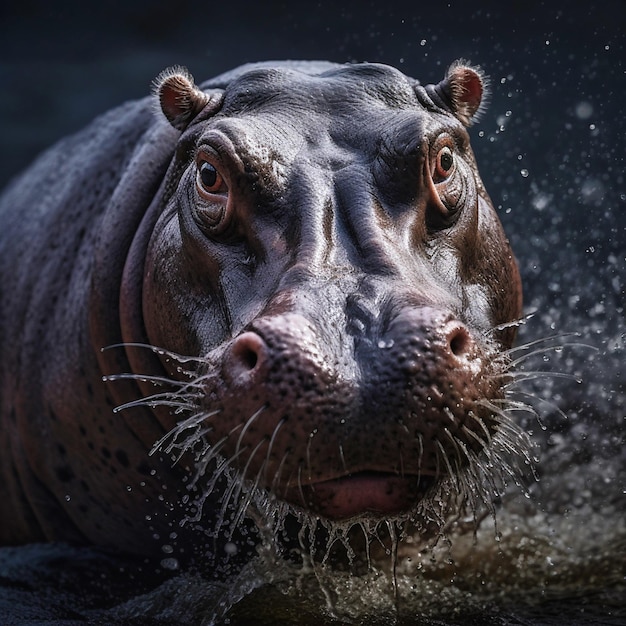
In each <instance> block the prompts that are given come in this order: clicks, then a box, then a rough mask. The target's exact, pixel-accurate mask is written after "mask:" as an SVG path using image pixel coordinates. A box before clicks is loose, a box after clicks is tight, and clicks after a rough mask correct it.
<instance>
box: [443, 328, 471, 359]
mask: <svg viewBox="0 0 626 626" xmlns="http://www.w3.org/2000/svg"><path fill="white" fill-rule="evenodd" d="M447 340H448V345H449V346H450V351H451V352H452V354H454V356H463V355H464V354H466V353H467V351H468V349H469V346H470V342H471V339H470V336H469V332H468V331H467V329H466V328H465V327H464V326H455V327H454V328H452V329H451V330H449V331H448V335H447Z"/></svg>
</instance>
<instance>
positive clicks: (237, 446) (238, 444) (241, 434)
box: [235, 406, 266, 476]
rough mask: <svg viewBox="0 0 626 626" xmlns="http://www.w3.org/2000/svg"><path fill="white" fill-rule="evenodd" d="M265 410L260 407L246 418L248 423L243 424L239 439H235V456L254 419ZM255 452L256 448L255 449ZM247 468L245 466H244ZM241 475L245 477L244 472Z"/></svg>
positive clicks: (263, 407)
mask: <svg viewBox="0 0 626 626" xmlns="http://www.w3.org/2000/svg"><path fill="white" fill-rule="evenodd" d="M265 409H266V407H265V406H262V407H261V408H260V409H258V410H257V411H255V412H254V413H253V414H252V415H251V416H250V418H248V421H247V422H246V423H245V424H244V427H243V428H242V429H241V432H240V433H239V438H238V439H237V445H235V454H237V453H238V452H239V448H240V446H241V442H242V441H243V438H244V436H245V434H246V432H247V430H248V428H250V426H251V425H252V424H253V423H254V422H255V421H256V419H257V418H258V417H259V415H261V413H262V412H263V411H264V410H265ZM255 450H256V448H255ZM246 467H247V466H246ZM243 475H244V476H245V472H244V473H243Z"/></svg>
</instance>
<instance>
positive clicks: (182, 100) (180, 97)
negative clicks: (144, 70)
mask: <svg viewBox="0 0 626 626" xmlns="http://www.w3.org/2000/svg"><path fill="white" fill-rule="evenodd" d="M154 94H155V96H156V98H157V100H158V103H159V107H160V109H161V111H162V112H163V115H165V117H166V118H167V120H168V122H169V123H170V124H171V125H172V126H173V127H174V128H176V129H178V130H184V129H185V128H187V126H189V123H190V122H191V120H193V119H194V117H196V116H197V115H198V113H200V111H202V109H204V107H206V105H207V104H209V102H211V100H214V101H215V100H216V98H215V97H212V95H210V94H207V93H205V92H204V91H202V90H201V89H200V88H198V87H197V86H196V84H195V83H194V80H193V76H192V75H191V74H190V73H189V71H188V70H187V68H184V67H181V66H174V67H168V68H167V69H166V70H163V71H162V72H161V73H160V74H159V75H158V76H157V78H156V79H155V80H154Z"/></svg>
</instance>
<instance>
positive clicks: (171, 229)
mask: <svg viewBox="0 0 626 626" xmlns="http://www.w3.org/2000/svg"><path fill="white" fill-rule="evenodd" d="M484 85H485V81H484V79H483V77H482V75H481V73H480V71H479V70H477V69H476V68H473V67H471V66H469V65H467V64H465V63H462V62H457V63H455V64H453V65H452V66H451V68H450V69H449V70H448V72H447V74H446V76H445V78H444V79H443V80H442V82H440V83H439V84H437V85H425V86H424V85H420V84H419V83H418V82H417V81H415V80H413V79H411V78H408V77H406V76H405V75H403V74H402V73H400V72H399V71H397V70H395V69H393V68H390V67H387V66H383V65H378V64H358V65H344V66H335V67H332V68H328V69H326V70H325V71H323V72H321V73H309V72H306V71H297V70H296V69H292V68H286V67H278V68H268V67H261V68H258V67H257V68H251V69H250V70H249V71H244V72H241V73H240V74H239V75H237V76H236V77H234V78H233V79H232V80H230V82H228V84H227V85H226V86H224V87H223V88H207V89H206V90H202V89H200V88H199V87H197V86H195V85H194V83H193V80H192V78H191V77H190V75H188V74H187V73H186V72H185V71H183V70H178V69H175V70H172V71H169V72H167V73H165V74H164V75H162V76H161V78H160V79H159V80H158V83H157V96H158V100H159V103H160V108H161V110H162V112H163V113H164V114H165V117H166V118H167V120H168V121H169V122H170V124H171V125H172V126H173V127H174V128H175V129H177V131H180V137H179V139H178V142H177V147H176V151H175V155H174V158H173V161H172V163H171V166H170V169H169V172H168V176H167V179H166V181H165V183H164V187H163V198H164V199H163V202H162V206H161V214H160V217H159V219H158V221H157V222H156V225H155V227H154V229H153V231H152V234H151V237H150V241H149V243H148V245H147V251H146V257H145V258H146V261H145V268H146V270H145V273H144V279H143V294H142V307H143V313H142V315H143V320H144V325H145V336H146V339H147V341H148V342H149V343H150V344H151V345H153V346H159V347H161V348H163V349H164V351H163V352H161V361H162V365H163V367H164V368H165V369H166V370H167V371H168V377H169V378H170V379H172V381H173V382H172V384H173V385H174V386H175V390H174V391H173V392H172V393H171V394H170V395H167V394H165V395H164V394H161V395H160V396H158V397H160V398H163V397H166V398H167V402H164V404H168V403H169V404H172V405H175V406H177V407H178V411H176V410H173V411H171V412H169V413H168V414H167V416H166V417H165V418H163V419H164V420H166V423H165V424H164V426H165V428H166V429H170V431H171V435H170V437H171V439H170V440H169V442H170V447H169V448H168V449H169V450H171V449H172V447H176V446H178V448H179V449H180V450H181V451H187V452H192V453H193V452H195V455H196V456H195V459H196V461H197V464H198V466H199V467H200V466H201V467H212V469H211V471H208V470H207V471H206V472H205V475H204V476H200V474H201V473H202V472H200V473H199V476H198V477H196V481H195V483H196V484H200V483H201V482H202V481H204V482H205V484H208V485H212V484H213V482H212V478H211V476H212V473H216V472H217V473H220V472H221V473H222V474H223V475H224V476H225V475H226V474H227V473H228V475H229V476H234V477H236V479H235V478H234V479H233V480H234V481H235V483H236V484H237V487H236V488H233V487H231V489H230V494H232V493H233V491H236V492H237V493H247V494H257V495H258V494H262V496H263V498H265V499H269V500H271V501H272V502H274V503H275V504H276V505H278V506H283V505H284V506H286V507H288V509H289V510H290V511H292V512H293V511H295V512H299V514H303V513H304V514H308V515H313V516H316V517H319V518H321V519H323V520H330V523H332V522H337V521H340V522H344V521H354V520H362V519H379V520H380V519H392V518H394V519H398V518H399V517H401V516H404V515H406V516H411V515H415V514H416V513H415V512H416V511H418V510H419V507H420V505H421V503H423V502H424V501H426V500H428V499H429V498H432V497H433V494H437V493H439V494H440V495H441V493H442V491H441V489H439V491H437V489H438V487H440V486H441V485H442V484H444V485H445V486H446V487H445V491H450V490H452V489H453V488H455V487H454V486H455V485H456V486H457V487H459V485H460V486H461V487H460V488H464V489H465V490H467V491H469V490H470V488H471V489H474V486H475V485H473V484H471V481H470V480H469V479H468V478H467V477H468V476H473V477H474V478H475V477H476V476H478V475H479V474H480V471H479V470H480V469H481V468H484V467H487V466H488V465H489V463H490V462H491V461H492V460H493V457H492V456H490V454H491V448H492V447H493V445H494V442H495V441H497V440H498V437H501V436H503V435H502V431H503V430H504V428H505V426H506V427H507V428H508V427H509V426H510V425H509V424H508V423H507V422H506V420H505V411H504V410H503V409H502V407H503V402H504V390H505V387H506V381H507V378H506V372H507V367H508V359H507V351H508V350H509V349H510V347H511V344H512V342H513V339H514V335H515V321H516V320H518V318H519V317H520V314H521V289H520V278H519V274H518V270H517V266H516V263H515V260H514V258H513V255H512V252H511V250H510V248H509V243H508V241H507V239H506V237H505V235H504V233H503V231H502V227H501V225H500V223H499V220H498V218H497V216H496V213H495V210H494V208H493V206H492V203H491V201H490V199H489V197H488V195H487V192H486V191H485V188H484V186H483V183H482V181H481V179H480V176H479V174H478V170H477V166H476V163H475V160H474V156H473V153H472V150H471V148H470V144H469V138H468V133H467V127H468V126H469V125H470V124H471V122H472V120H473V119H474V118H475V116H476V114H477V112H478V110H479V108H480V105H481V100H482V99H483V93H484V88H485V87H484ZM174 354H177V355H184V357H185V358H184V359H183V358H182V357H174V356H173V355H174ZM181 363H183V364H182V365H181ZM176 389H178V390H177V391H176ZM154 398H157V396H154V397H153V403H154V404H158V399H156V400H155V399H154ZM148 400H150V398H148ZM167 420H169V421H167ZM209 461H210V462H209ZM211 463H213V465H211ZM459 476H465V479H464V480H465V482H464V483H463V482H462V481H460V480H459ZM476 480H478V479H476ZM235 483H233V484H235ZM468 485H469V487H468ZM206 489H210V486H209V487H207V488H206ZM200 490H202V488H201V487H200ZM205 508H206V507H205ZM207 514H208V512H207V511H206V510H205V511H204V515H207Z"/></svg>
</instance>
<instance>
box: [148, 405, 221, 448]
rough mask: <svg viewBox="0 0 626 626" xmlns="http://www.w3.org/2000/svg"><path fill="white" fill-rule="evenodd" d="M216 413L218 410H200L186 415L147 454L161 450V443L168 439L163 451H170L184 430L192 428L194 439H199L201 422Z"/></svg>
mask: <svg viewBox="0 0 626 626" xmlns="http://www.w3.org/2000/svg"><path fill="white" fill-rule="evenodd" d="M218 413H219V410H216V411H210V412H208V413H206V412H200V413H196V414H194V415H192V416H191V417H188V418H187V419H185V420H182V421H181V422H179V423H178V424H177V425H176V426H175V427H174V428H172V430H170V431H169V432H168V433H167V434H166V435H165V436H163V437H161V439H159V440H158V441H157V442H156V443H155V444H154V445H153V446H152V449H151V450H150V452H149V454H150V455H153V454H154V453H155V452H157V451H158V450H161V449H162V448H163V445H164V444H165V442H166V441H167V440H168V439H171V440H172V441H171V443H170V444H169V446H168V448H166V450H165V452H167V453H169V452H171V450H172V449H173V448H174V447H177V446H179V445H180V443H179V441H178V438H179V436H180V435H181V433H183V432H185V431H186V430H191V429H194V430H195V433H194V435H195V441H197V440H198V439H199V436H197V433H198V432H199V431H200V430H201V425H202V423H203V422H204V421H205V420H207V419H208V418H210V417H213V416H214V415H217V414H218ZM205 432H208V431H205ZM188 440H189V438H188V437H187V438H186V439H185V441H186V442H187V441H188ZM186 449H187V448H185V450H186Z"/></svg>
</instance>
